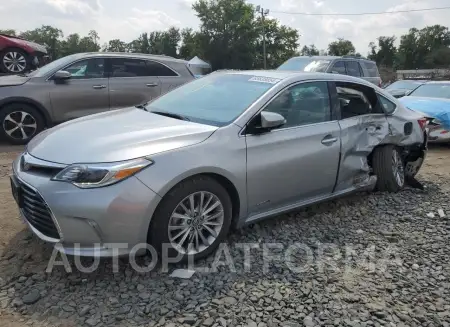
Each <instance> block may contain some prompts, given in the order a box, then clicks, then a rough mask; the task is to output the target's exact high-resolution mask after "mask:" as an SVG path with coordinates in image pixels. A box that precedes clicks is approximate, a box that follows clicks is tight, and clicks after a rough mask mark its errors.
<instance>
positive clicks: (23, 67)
mask: <svg viewBox="0 0 450 327" xmlns="http://www.w3.org/2000/svg"><path fill="white" fill-rule="evenodd" d="M30 67H31V58H30V56H29V55H28V53H26V52H25V51H23V50H22V49H17V48H9V49H5V50H3V51H2V52H0V70H1V71H3V72H4V73H7V74H21V73H23V72H26V71H28V70H30Z"/></svg>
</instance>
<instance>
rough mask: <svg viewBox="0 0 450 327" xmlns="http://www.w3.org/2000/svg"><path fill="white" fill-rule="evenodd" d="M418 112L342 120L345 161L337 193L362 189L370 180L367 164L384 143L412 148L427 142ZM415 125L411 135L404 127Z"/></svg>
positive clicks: (342, 147) (342, 154)
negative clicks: (409, 123)
mask: <svg viewBox="0 0 450 327" xmlns="http://www.w3.org/2000/svg"><path fill="white" fill-rule="evenodd" d="M417 118H419V117H418V116H417V115H416V114H415V113H409V112H408V110H407V109H404V108H402V107H401V106H398V108H397V110H396V111H395V112H394V113H393V114H392V115H385V114H368V115H362V116H356V117H352V118H347V119H343V120H340V121H339V125H340V127H341V158H340V168H339V175H338V178H337V183H336V188H335V192H340V191H344V190H348V189H350V188H358V186H359V185H360V184H362V183H364V181H366V180H367V179H368V178H369V173H370V167H369V164H368V161H367V158H368V156H369V155H370V154H371V153H372V151H373V150H374V149H375V148H376V147H377V146H380V145H383V144H395V145H398V146H411V145H419V144H422V143H423V133H422V131H421V129H420V127H419V125H418V123H417ZM408 122H412V124H413V129H412V133H411V134H410V135H405V132H404V126H405V124H406V123H408Z"/></svg>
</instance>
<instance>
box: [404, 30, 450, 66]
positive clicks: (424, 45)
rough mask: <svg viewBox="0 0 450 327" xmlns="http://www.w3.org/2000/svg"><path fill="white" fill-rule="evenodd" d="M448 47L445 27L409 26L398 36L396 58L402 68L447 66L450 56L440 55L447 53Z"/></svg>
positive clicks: (448, 39)
mask: <svg viewBox="0 0 450 327" xmlns="http://www.w3.org/2000/svg"><path fill="white" fill-rule="evenodd" d="M449 47H450V32H449V30H448V28H447V27H445V26H442V25H433V26H427V27H425V28H423V29H421V30H418V29H417V28H411V29H410V30H409V32H408V33H407V34H405V35H402V36H401V38H400V46H399V48H398V55H397V60H398V62H399V65H400V67H401V68H404V69H416V68H435V67H447V66H448V65H450V58H449V57H448V56H447V57H444V58H440V55H442V54H445V53H447V51H446V49H448V48H449ZM447 58H448V59H447Z"/></svg>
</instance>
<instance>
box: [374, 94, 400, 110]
mask: <svg viewBox="0 0 450 327" xmlns="http://www.w3.org/2000/svg"><path fill="white" fill-rule="evenodd" d="M378 101H379V102H380V104H381V106H382V108H383V110H384V112H385V113H387V114H391V113H393V112H394V111H395V108H397V106H396V105H395V103H393V102H392V101H390V100H388V99H386V98H385V97H384V96H382V95H379V94H378Z"/></svg>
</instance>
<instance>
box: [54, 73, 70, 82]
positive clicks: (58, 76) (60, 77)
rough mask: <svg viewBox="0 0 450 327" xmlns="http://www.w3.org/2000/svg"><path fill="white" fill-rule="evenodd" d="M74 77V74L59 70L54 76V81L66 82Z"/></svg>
mask: <svg viewBox="0 0 450 327" xmlns="http://www.w3.org/2000/svg"><path fill="white" fill-rule="evenodd" d="M71 77H72V74H71V73H69V72H68V71H65V70H58V71H57V72H56V73H55V74H54V75H53V79H54V80H56V81H62V80H66V79H69V78H71Z"/></svg>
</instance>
